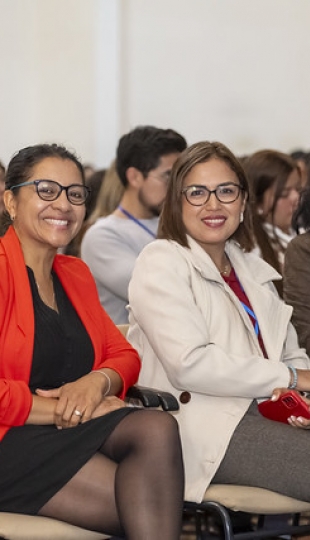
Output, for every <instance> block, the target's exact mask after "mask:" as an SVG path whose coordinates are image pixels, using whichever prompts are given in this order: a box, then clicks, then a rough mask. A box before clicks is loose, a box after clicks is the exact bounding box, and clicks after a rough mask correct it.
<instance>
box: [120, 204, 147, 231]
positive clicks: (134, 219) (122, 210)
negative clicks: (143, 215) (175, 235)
mask: <svg viewBox="0 0 310 540" xmlns="http://www.w3.org/2000/svg"><path fill="white" fill-rule="evenodd" d="M118 209H119V210H120V211H121V212H123V214H125V216H126V217H128V219H131V221H134V222H135V223H136V224H137V225H139V227H141V228H142V229H144V230H145V231H146V232H147V233H148V234H150V235H151V236H153V238H156V234H155V233H153V231H151V229H149V228H148V227H147V226H146V225H144V223H142V221H140V220H139V219H137V218H136V217H135V216H133V215H132V214H131V213H130V212H128V211H127V210H125V208H123V207H122V206H121V205H119V206H118Z"/></svg>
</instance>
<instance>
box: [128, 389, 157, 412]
mask: <svg viewBox="0 0 310 540" xmlns="http://www.w3.org/2000/svg"><path fill="white" fill-rule="evenodd" d="M126 398H129V399H136V400H138V401H140V402H141V403H142V405H143V407H155V408H158V407H160V406H161V403H160V401H159V397H158V395H157V393H156V392H155V391H154V390H152V388H146V387H144V386H137V385H136V386H131V387H130V388H128V390H127V394H126Z"/></svg>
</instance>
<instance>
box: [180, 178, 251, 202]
mask: <svg viewBox="0 0 310 540" xmlns="http://www.w3.org/2000/svg"><path fill="white" fill-rule="evenodd" d="M241 191H244V188H242V187H241V186H239V184H233V183H232V182H227V183H225V184H220V185H219V186H217V188H216V189H212V190H211V189H208V188H207V187H206V186H187V187H186V188H185V189H183V190H182V194H183V195H185V197H186V200H187V202H189V204H192V205H193V206H203V205H204V204H206V203H207V202H208V200H209V199H210V197H211V194H212V193H214V195H215V196H216V198H217V200H218V201H220V202H221V203H223V204H230V203H233V202H234V201H236V200H237V199H238V197H239V195H240V192H241Z"/></svg>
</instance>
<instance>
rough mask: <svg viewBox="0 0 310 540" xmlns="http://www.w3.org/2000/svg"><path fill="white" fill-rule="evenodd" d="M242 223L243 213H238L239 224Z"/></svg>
mask: <svg viewBox="0 0 310 540" xmlns="http://www.w3.org/2000/svg"><path fill="white" fill-rule="evenodd" d="M242 222H243V212H240V223H242Z"/></svg>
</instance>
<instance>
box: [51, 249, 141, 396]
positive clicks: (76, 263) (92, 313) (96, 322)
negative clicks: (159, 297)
mask: <svg viewBox="0 0 310 540" xmlns="http://www.w3.org/2000/svg"><path fill="white" fill-rule="evenodd" d="M55 269H56V271H57V273H58V276H59V278H60V280H61V281H62V284H63V286H64V288H65V290H66V292H67V294H68V296H69V298H70V300H71V302H72V304H73V305H74V307H75V309H76V311H77V313H78V314H79V316H80V318H81V320H82V322H83V324H84V326H85V328H86V330H87V332H88V333H89V336H90V338H91V340H92V343H93V347H94V351H95V360H94V366H93V369H100V368H104V367H106V368H110V369H113V370H114V371H116V372H117V373H118V374H119V376H120V377H121V379H122V381H123V388H122V392H121V393H120V397H122V398H123V397H124V396H125V394H126V392H127V389H128V388H129V387H130V386H132V385H133V384H134V383H135V382H136V381H137V379H138V375H139V371H140V366H141V362H140V358H139V355H138V353H137V351H136V350H135V349H134V348H133V347H132V346H131V345H130V344H129V342H128V341H127V340H126V339H125V337H124V336H123V335H122V333H121V332H120V331H119V329H118V328H117V327H116V325H115V324H114V322H113V321H112V320H111V319H110V317H109V316H108V314H107V313H106V311H105V310H104V309H103V307H102V306H101V303H100V299H99V295H98V291H97V287H96V283H95V280H94V277H93V275H92V273H91V272H90V270H89V268H88V266H87V265H86V263H85V262H84V261H82V260H80V259H76V258H74V257H68V256H61V255H58V256H57V258H56V261H55Z"/></svg>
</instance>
